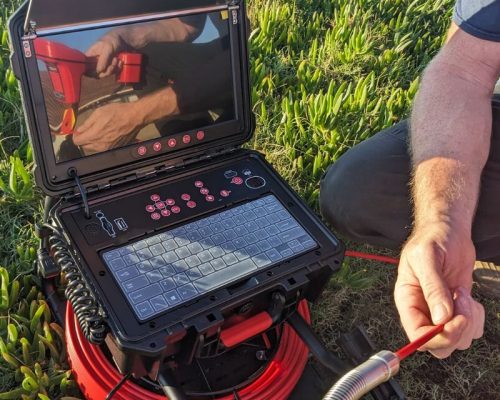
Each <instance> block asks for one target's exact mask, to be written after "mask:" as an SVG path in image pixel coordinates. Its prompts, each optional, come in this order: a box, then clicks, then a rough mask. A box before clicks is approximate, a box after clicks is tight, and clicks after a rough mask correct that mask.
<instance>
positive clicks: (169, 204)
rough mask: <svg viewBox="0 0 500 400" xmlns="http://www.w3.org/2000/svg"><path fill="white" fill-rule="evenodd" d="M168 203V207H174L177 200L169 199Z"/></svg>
mask: <svg viewBox="0 0 500 400" xmlns="http://www.w3.org/2000/svg"><path fill="white" fill-rule="evenodd" d="M166 203H167V206H173V205H175V200H174V199H167V201H166Z"/></svg>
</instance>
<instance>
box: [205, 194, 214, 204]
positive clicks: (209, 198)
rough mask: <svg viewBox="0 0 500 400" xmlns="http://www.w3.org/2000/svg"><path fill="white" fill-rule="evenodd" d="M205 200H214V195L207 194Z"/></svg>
mask: <svg viewBox="0 0 500 400" xmlns="http://www.w3.org/2000/svg"><path fill="white" fill-rule="evenodd" d="M205 200H206V201H208V202H209V203H212V202H214V201H215V197H214V196H212V195H211V194H209V195H208V196H207V197H205Z"/></svg>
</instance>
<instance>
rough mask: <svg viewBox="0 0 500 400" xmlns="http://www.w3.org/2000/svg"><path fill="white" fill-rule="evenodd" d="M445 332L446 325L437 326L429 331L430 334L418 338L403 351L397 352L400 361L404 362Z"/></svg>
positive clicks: (403, 348) (402, 349)
mask: <svg viewBox="0 0 500 400" xmlns="http://www.w3.org/2000/svg"><path fill="white" fill-rule="evenodd" d="M443 330H444V325H436V326H435V327H434V328H432V329H431V330H429V332H427V333H426V334H425V335H423V336H422V337H420V338H418V339H417V340H415V341H413V342H411V343H409V344H407V345H406V346H404V347H402V348H401V349H399V350H398V351H396V355H397V356H398V358H399V360H400V361H403V360H404V359H405V358H407V357H409V356H411V355H412V354H413V353H415V352H416V351H417V350H418V349H419V348H420V347H422V346H423V345H424V344H426V343H427V342H429V341H430V340H431V339H433V338H434V337H436V336H437V335H438V334H440V333H441V332H443Z"/></svg>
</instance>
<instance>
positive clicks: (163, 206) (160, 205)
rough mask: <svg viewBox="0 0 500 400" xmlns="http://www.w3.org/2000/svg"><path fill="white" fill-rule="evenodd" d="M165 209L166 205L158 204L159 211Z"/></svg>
mask: <svg viewBox="0 0 500 400" xmlns="http://www.w3.org/2000/svg"><path fill="white" fill-rule="evenodd" d="M165 207H166V206H165V203H156V208H158V209H159V210H163V209H164V208H165Z"/></svg>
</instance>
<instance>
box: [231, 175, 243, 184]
mask: <svg viewBox="0 0 500 400" xmlns="http://www.w3.org/2000/svg"><path fill="white" fill-rule="evenodd" d="M231 183H234V184H235V185H241V184H243V179H241V178H240V177H239V176H237V177H235V178H233V180H232V181H231Z"/></svg>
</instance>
